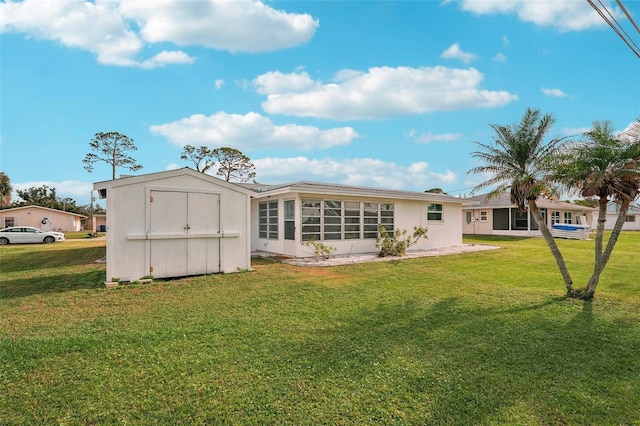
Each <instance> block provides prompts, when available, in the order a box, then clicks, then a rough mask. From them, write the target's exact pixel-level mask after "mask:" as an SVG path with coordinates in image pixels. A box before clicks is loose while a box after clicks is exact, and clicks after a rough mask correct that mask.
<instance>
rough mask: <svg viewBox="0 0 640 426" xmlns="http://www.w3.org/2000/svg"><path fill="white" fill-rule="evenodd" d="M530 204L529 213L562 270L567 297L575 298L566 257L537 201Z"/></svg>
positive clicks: (530, 201) (531, 201)
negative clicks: (541, 213)
mask: <svg viewBox="0 0 640 426" xmlns="http://www.w3.org/2000/svg"><path fill="white" fill-rule="evenodd" d="M528 203H529V211H530V212H531V215H532V216H533V220H535V222H536V224H537V225H538V229H540V232H542V236H543V237H544V239H545V241H546V242H547V245H548V246H549V248H550V249H551V254H553V257H554V258H555V259H556V263H557V264H558V269H559V270H560V274H561V275H562V279H563V280H564V284H565V286H566V288H567V296H570V297H574V296H575V291H574V290H573V280H572V279H571V275H570V274H569V270H568V269H567V264H566V263H565V261H564V257H562V253H560V249H559V248H558V245H557V244H556V240H555V239H554V238H553V235H551V231H549V227H548V226H547V222H546V221H545V220H544V219H542V216H541V215H540V210H538V205H537V204H536V200H529V201H528Z"/></svg>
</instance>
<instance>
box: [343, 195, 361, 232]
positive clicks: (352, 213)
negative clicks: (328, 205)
mask: <svg viewBox="0 0 640 426" xmlns="http://www.w3.org/2000/svg"><path fill="white" fill-rule="evenodd" d="M361 228H362V224H361V215H360V203H359V202H358V201H345V202H344V239H345V240H357V239H360V229H361Z"/></svg>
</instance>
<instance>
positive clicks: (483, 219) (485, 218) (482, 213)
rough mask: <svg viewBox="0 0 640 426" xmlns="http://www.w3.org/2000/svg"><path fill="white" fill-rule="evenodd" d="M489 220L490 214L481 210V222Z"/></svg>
mask: <svg viewBox="0 0 640 426" xmlns="http://www.w3.org/2000/svg"><path fill="white" fill-rule="evenodd" d="M488 220H489V216H488V214H487V212H486V211H481V212H480V222H486V221H488Z"/></svg>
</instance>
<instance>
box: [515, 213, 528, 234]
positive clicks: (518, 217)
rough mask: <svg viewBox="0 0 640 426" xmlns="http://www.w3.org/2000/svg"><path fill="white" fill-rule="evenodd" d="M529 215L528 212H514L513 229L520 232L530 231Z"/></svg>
mask: <svg viewBox="0 0 640 426" xmlns="http://www.w3.org/2000/svg"><path fill="white" fill-rule="evenodd" d="M528 216H529V215H528V214H527V212H526V211H524V212H523V211H519V210H515V209H514V210H513V211H512V216H511V218H512V223H511V229H513V230H519V231H523V230H526V229H528V226H529V220H528Z"/></svg>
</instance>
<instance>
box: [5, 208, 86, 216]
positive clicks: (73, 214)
mask: <svg viewBox="0 0 640 426" xmlns="http://www.w3.org/2000/svg"><path fill="white" fill-rule="evenodd" d="M25 209H40V210H47V211H50V212H56V213H64V214H68V215H70V216H77V217H86V216H84V215H81V214H78V213H73V212H66V211H64V210H56V209H50V208H49V207H42V206H35V205H28V206H22V207H12V208H10V209H2V210H0V213H4V212H11V211H16V210H25Z"/></svg>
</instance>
